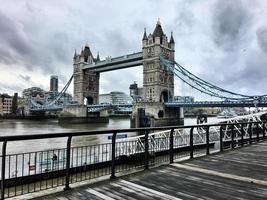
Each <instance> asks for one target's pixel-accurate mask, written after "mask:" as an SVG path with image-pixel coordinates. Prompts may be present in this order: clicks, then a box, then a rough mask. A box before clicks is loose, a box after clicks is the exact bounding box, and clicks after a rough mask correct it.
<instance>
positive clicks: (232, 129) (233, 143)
mask: <svg viewBox="0 0 267 200" xmlns="http://www.w3.org/2000/svg"><path fill="white" fill-rule="evenodd" d="M231 136H232V145H231V146H232V149H233V148H235V133H234V125H232V126H231Z"/></svg>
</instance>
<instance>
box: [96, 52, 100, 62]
mask: <svg viewBox="0 0 267 200" xmlns="http://www.w3.org/2000/svg"><path fill="white" fill-rule="evenodd" d="M96 61H100V57H99V51H98V52H97V56H96Z"/></svg>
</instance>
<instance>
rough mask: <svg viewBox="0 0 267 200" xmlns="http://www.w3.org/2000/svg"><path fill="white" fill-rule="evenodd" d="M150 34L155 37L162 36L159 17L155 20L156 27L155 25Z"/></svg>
mask: <svg viewBox="0 0 267 200" xmlns="http://www.w3.org/2000/svg"><path fill="white" fill-rule="evenodd" d="M152 35H153V37H154V38H155V37H160V38H161V37H162V36H164V32H163V30H162V27H161V23H160V21H159V19H158V21H157V24H156V27H155V29H154V31H153V34H152Z"/></svg>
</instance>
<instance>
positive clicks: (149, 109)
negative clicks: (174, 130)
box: [131, 102, 184, 128]
mask: <svg viewBox="0 0 267 200" xmlns="http://www.w3.org/2000/svg"><path fill="white" fill-rule="evenodd" d="M140 109H143V110H144V114H140V112H139V110H140ZM143 115H145V117H144V116H143ZM144 119H145V120H148V121H145V120H144ZM183 124H184V114H183V108H179V107H172V108H169V107H165V105H164V103H161V102H138V103H136V104H134V106H133V112H132V117H131V128H139V127H144V126H149V127H159V126H175V125H183Z"/></svg>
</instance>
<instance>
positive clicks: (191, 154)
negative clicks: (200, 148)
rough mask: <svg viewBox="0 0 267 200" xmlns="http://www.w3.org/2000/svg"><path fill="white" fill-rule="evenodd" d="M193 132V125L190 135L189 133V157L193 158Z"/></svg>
mask: <svg viewBox="0 0 267 200" xmlns="http://www.w3.org/2000/svg"><path fill="white" fill-rule="evenodd" d="M193 132H194V127H192V128H191V129H190V135H189V140H190V158H194V141H193V139H194V138H193V136H194V135H193Z"/></svg>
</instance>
